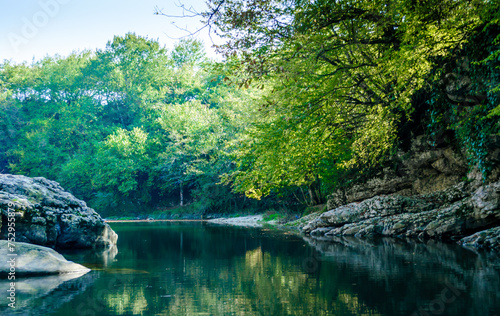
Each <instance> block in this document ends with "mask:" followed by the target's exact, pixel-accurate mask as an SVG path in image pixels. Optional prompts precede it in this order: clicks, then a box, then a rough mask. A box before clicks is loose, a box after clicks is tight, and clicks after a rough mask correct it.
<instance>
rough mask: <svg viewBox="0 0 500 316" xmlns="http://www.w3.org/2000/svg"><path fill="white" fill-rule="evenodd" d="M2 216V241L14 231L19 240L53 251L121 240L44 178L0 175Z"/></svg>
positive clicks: (94, 213) (77, 201) (105, 225)
mask: <svg viewBox="0 0 500 316" xmlns="http://www.w3.org/2000/svg"><path fill="white" fill-rule="evenodd" d="M0 214H1V216H0V218H1V220H0V228H1V230H0V239H7V238H8V237H12V235H11V236H9V232H15V240H16V241H19V242H28V243H33V244H38V245H44V246H48V247H52V248H55V247H59V248H106V247H111V246H113V245H115V244H116V241H117V239H118V236H117V235H116V233H115V232H114V231H113V230H112V229H111V228H110V227H109V225H108V224H107V223H105V222H104V220H103V219H102V218H101V216H100V215H99V214H97V213H96V212H95V211H94V210H93V209H91V208H89V207H87V205H86V204H85V202H84V201H82V200H79V199H77V198H75V197H74V196H73V195H72V194H71V193H69V192H66V191H64V189H63V188H62V187H61V186H60V185H59V183H57V182H55V181H50V180H47V179H45V178H41V177H38V178H29V177H25V176H19V175H6V174H0ZM12 226H13V227H12ZM9 227H12V228H11V231H9Z"/></svg>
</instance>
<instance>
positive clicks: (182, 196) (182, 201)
mask: <svg viewBox="0 0 500 316" xmlns="http://www.w3.org/2000/svg"><path fill="white" fill-rule="evenodd" d="M179 192H180V200H181V203H180V204H179V206H183V205H184V192H183V188H182V182H181V184H180V185H179Z"/></svg>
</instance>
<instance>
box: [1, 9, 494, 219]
mask: <svg viewBox="0 0 500 316" xmlns="http://www.w3.org/2000/svg"><path fill="white" fill-rule="evenodd" d="M208 5H209V8H208V9H207V11H206V12H204V13H202V14H200V15H199V17H200V18H201V19H203V20H204V22H205V23H206V26H208V27H209V28H210V29H211V30H212V31H213V32H216V33H217V34H219V35H220V36H222V37H223V38H225V40H226V42H225V44H224V45H221V46H219V47H217V50H218V51H219V52H220V53H221V56H223V61H217V62H216V61H212V60H209V59H207V58H206V57H205V53H204V49H203V46H204V45H203V43H201V42H200V41H197V40H194V39H183V40H180V41H179V42H178V43H177V44H176V46H175V48H174V49H172V50H170V51H167V50H166V49H165V48H163V47H161V45H160V44H159V43H158V42H157V41H155V40H152V39H148V38H144V37H140V36H137V35H135V34H133V33H129V34H127V35H125V36H123V37H122V36H116V37H115V38H114V39H112V40H111V41H109V42H108V44H107V46H106V48H105V49H102V50H96V51H84V52H78V53H74V54H72V55H70V56H67V57H60V56H53V57H46V58H44V59H43V60H40V61H36V62H33V63H31V64H29V63H23V64H15V63H12V62H10V61H7V60H6V61H4V62H3V63H1V64H0V148H1V150H0V172H1V173H13V174H24V175H28V176H43V177H46V178H48V179H52V180H56V181H58V182H59V183H61V185H62V186H63V187H64V188H66V189H68V190H69V191H71V192H72V193H73V194H75V195H76V196H77V197H79V198H81V199H84V200H86V201H87V202H88V203H89V205H90V206H91V207H93V208H95V209H96V210H97V211H98V212H99V213H101V214H102V215H103V216H111V215H132V216H138V215H141V214H150V213H153V212H163V213H165V214H167V213H168V214H177V213H184V212H190V213H196V214H203V215H205V214H210V213H225V214H229V213H235V212H239V213H241V212H255V211H265V210H269V209H275V210H278V209H282V210H290V211H294V212H300V211H301V210H302V209H304V208H305V207H306V206H313V205H321V204H322V203H324V202H325V198H326V195H327V194H329V193H331V192H333V190H335V189H337V188H339V187H342V186H349V185H352V184H353V183H355V182H359V181H363V180H364V179H366V178H367V177H369V176H370V174H371V173H373V172H374V170H377V169H380V168H382V167H386V166H388V165H389V166H394V164H395V161H396V160H397V159H396V158H395V157H396V153H397V152H398V151H399V150H405V149H407V146H408V143H409V141H410V139H411V138H412V137H415V136H417V135H421V134H425V135H427V136H428V138H429V141H430V142H436V143H437V142H442V141H446V142H449V143H451V144H453V145H454V146H456V147H457V148H463V150H464V151H465V153H466V155H467V158H468V161H469V165H470V168H478V169H479V170H480V171H481V172H482V174H483V176H484V180H485V181H486V180H487V177H488V174H489V172H490V171H491V169H492V167H493V164H494V163H493V162H492V160H491V159H490V157H489V155H491V152H492V150H491V148H492V146H491V142H493V141H494V139H495V137H493V136H499V135H500V126H499V120H498V117H499V115H500V99H499V96H500V13H499V12H500V4H499V2H498V1H496V0H493V1H487V0H471V1H453V0H429V1H415V0H397V1H365V0H359V1H352V0H339V1H333V0H332V1H330V0H320V1H302V0H230V1H228V0H209V2H208ZM159 14H161V12H160V13H159Z"/></svg>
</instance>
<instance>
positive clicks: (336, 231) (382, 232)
mask: <svg viewBox="0 0 500 316" xmlns="http://www.w3.org/2000/svg"><path fill="white" fill-rule="evenodd" d="M499 224H500V182H495V183H491V184H488V185H484V186H482V187H480V188H478V189H476V190H475V191H474V192H473V193H472V194H471V195H470V193H468V191H467V185H466V184H465V183H460V184H458V185H455V186H452V187H450V188H448V189H447V190H444V191H441V192H434V193H432V194H429V195H421V196H415V197H411V198H410V197H404V196H398V195H388V196H376V197H374V198H371V199H367V200H365V201H363V202H360V203H350V204H347V205H344V206H340V207H338V208H335V209H333V210H330V211H328V212H325V213H323V214H321V215H318V216H317V217H316V218H315V219H312V220H311V221H310V222H309V223H308V224H307V225H305V226H304V227H303V228H302V231H303V232H304V233H306V234H310V235H311V236H312V237H314V238H319V239H321V238H324V237H328V238H334V237H335V236H356V237H363V236H375V235H378V236H393V237H395V236H398V237H403V236H406V237H419V238H449V239H455V238H461V237H463V236H466V235H467V234H470V233H471V232H476V231H478V230H481V229H484V228H488V227H492V226H496V225H499ZM486 240H488V241H487V244H488V245H492V246H488V248H491V249H498V246H495V245H498V231H495V230H493V231H491V232H488V233H487V234H486V233H483V234H480V235H477V236H474V237H471V238H470V239H463V241H462V244H473V245H476V247H478V246H477V245H480V244H484V243H486Z"/></svg>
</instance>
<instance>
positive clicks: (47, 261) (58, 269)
mask: <svg viewBox="0 0 500 316" xmlns="http://www.w3.org/2000/svg"><path fill="white" fill-rule="evenodd" d="M11 250H12V251H11ZM0 257H1V258H4V260H1V261H0V273H2V274H4V275H5V274H8V273H9V272H14V273H15V276H16V277H17V276H19V275H33V274H35V275H42V274H59V273H79V274H80V275H81V274H83V273H87V272H89V271H90V269H88V268H86V267H84V266H82V265H80V264H77V263H74V262H71V261H68V260H66V259H65V258H64V257H63V256H62V255H61V254H59V253H57V252H56V251H55V250H54V249H51V248H47V247H43V246H38V245H32V244H27V243H23V242H8V241H6V240H0Z"/></svg>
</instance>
